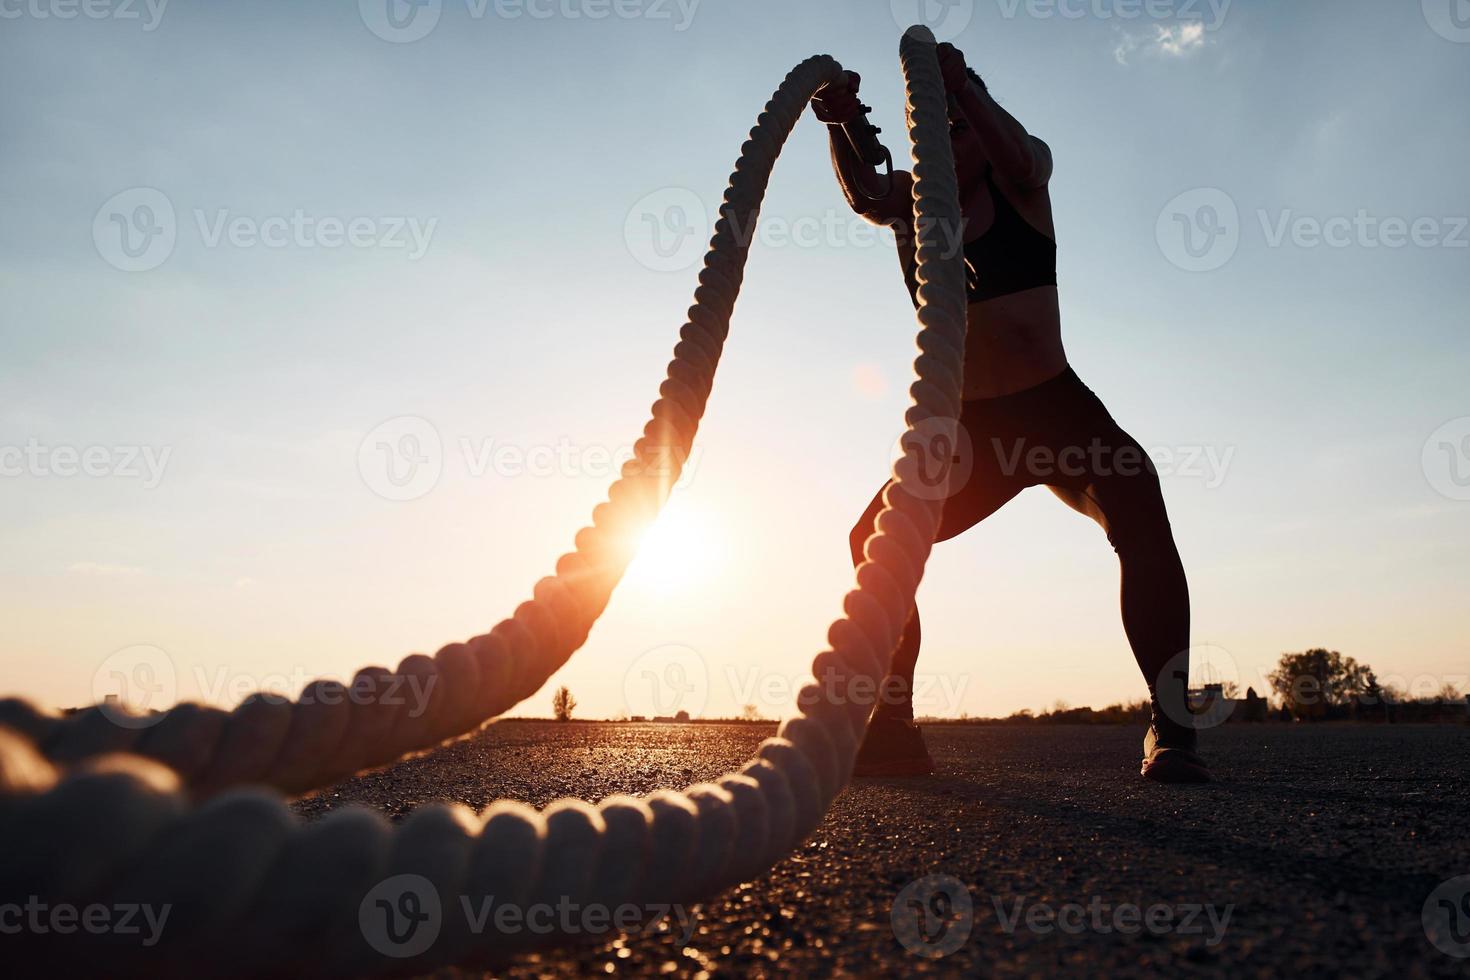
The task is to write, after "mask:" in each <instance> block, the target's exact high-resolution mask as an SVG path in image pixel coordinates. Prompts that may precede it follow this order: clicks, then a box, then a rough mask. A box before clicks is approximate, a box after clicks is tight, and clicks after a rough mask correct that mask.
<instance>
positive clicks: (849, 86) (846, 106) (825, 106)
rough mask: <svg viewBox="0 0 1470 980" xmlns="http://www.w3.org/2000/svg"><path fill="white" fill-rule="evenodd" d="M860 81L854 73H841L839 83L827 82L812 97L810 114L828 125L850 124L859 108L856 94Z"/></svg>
mask: <svg viewBox="0 0 1470 980" xmlns="http://www.w3.org/2000/svg"><path fill="white" fill-rule="evenodd" d="M862 81H863V80H862V78H861V77H859V75H858V73H857V72H855V71H847V72H843V73H842V78H841V79H840V80H839V81H835V82H828V83H827V84H826V85H823V86H822V87H821V88H820V89H818V90H817V94H816V95H814V96H812V112H814V113H816V115H817V118H818V119H820V120H821V121H822V122H824V123H827V124H828V125H837V126H840V125H842V124H843V123H849V122H852V120H853V119H854V118H855V117H856V116H857V114H858V112H859V110H860V107H861V104H860V103H859V102H858V97H857V93H858V86H859V85H861V84H862Z"/></svg>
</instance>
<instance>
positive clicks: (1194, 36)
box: [1113, 21, 1206, 65]
mask: <svg viewBox="0 0 1470 980" xmlns="http://www.w3.org/2000/svg"><path fill="white" fill-rule="evenodd" d="M1205 43H1206V36H1205V25H1204V21H1190V22H1188V23H1184V24H1177V25H1175V26H1172V27H1166V26H1164V25H1162V24H1155V25H1154V27H1153V32H1152V36H1150V34H1149V32H1146V31H1145V32H1138V33H1130V32H1127V31H1124V32H1122V36H1121V37H1120V38H1119V39H1118V46H1117V47H1116V48H1114V49H1113V57H1114V58H1116V59H1117V61H1118V64H1120V65H1126V64H1128V59H1129V57H1130V56H1132V54H1133V52H1135V51H1137V50H1138V49H1139V48H1142V49H1143V50H1144V52H1145V53H1146V54H1153V55H1159V56H1162V57H1167V58H1185V57H1188V56H1189V55H1191V54H1193V53H1194V52H1196V51H1198V50H1199V49H1200V48H1202V47H1204V46H1205Z"/></svg>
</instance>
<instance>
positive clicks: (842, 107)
mask: <svg viewBox="0 0 1470 980" xmlns="http://www.w3.org/2000/svg"><path fill="white" fill-rule="evenodd" d="M861 82H862V80H861V79H860V78H859V77H858V75H857V74H856V73H855V72H848V73H847V74H846V76H845V77H844V79H843V81H842V82H834V83H832V84H830V85H826V86H823V87H822V89H821V90H820V91H818V92H817V94H816V96H815V97H813V99H812V111H813V112H814V113H816V116H817V118H818V119H820V120H821V121H822V122H824V123H826V124H827V138H828V142H829V143H830V144H831V147H832V170H833V172H834V173H836V174H837V183H838V186H840V187H841V188H842V194H843V196H844V197H846V198H847V203H848V206H849V207H851V208H852V209H853V210H854V211H856V212H857V213H858V214H860V215H862V216H863V217H864V218H866V219H867V220H869V221H871V222H872V223H874V224H891V223H893V222H894V221H905V220H907V219H909V217H910V216H911V214H912V210H913V198H912V194H913V190H912V188H913V183H912V178H911V177H910V175H909V174H908V173H907V172H904V171H894V173H893V180H892V181H889V180H888V179H887V178H886V177H884V176H883V175H880V174H879V173H878V172H877V170H876V169H874V167H873V166H872V165H871V164H867V163H864V162H863V161H862V160H861V159H860V158H859V157H858V155H857V151H855V150H854V149H853V148H852V143H851V141H850V140H849V139H848V138H847V133H846V131H844V130H843V128H842V127H843V125H844V124H845V123H849V122H851V121H852V120H853V119H855V118H856V117H857V115H858V113H859V112H860V111H861V110H860V104H859V102H858V97H857V91H858V86H859V85H860V84H861Z"/></svg>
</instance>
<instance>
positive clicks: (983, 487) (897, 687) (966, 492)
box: [848, 431, 1022, 721]
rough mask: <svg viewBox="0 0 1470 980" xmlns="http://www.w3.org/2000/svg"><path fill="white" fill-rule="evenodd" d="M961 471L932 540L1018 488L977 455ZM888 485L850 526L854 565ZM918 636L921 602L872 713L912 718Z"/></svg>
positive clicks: (974, 520) (971, 521) (980, 516)
mask: <svg viewBox="0 0 1470 980" xmlns="http://www.w3.org/2000/svg"><path fill="white" fill-rule="evenodd" d="M969 435H970V438H971V439H972V440H979V439H981V438H982V436H981V434H980V433H979V432H975V431H971V432H970V433H969ZM971 455H972V456H974V455H976V454H974V453H972V454H971ZM979 455H980V456H982V457H984V456H988V455H989V454H988V453H986V452H984V451H982V453H981V454H979ZM965 472H968V474H969V477H968V479H967V480H966V481H965V482H964V484H963V485H962V486H960V487H959V488H958V489H956V490H955V491H954V492H953V493H952V495H951V496H950V497H949V499H948V500H946V501H945V504H944V515H943V517H942V518H941V519H940V522H939V532H938V533H937V534H936V535H935V538H934V540H935V541H936V542H939V541H948V540H949V539H950V538H953V537H955V536H956V535H959V534H962V533H964V532H965V531H967V530H969V529H970V528H972V527H974V526H975V525H976V524H979V523H980V522H981V521H983V520H984V519H985V518H987V517H989V516H990V515H991V514H993V513H995V512H996V511H997V510H999V509H1000V508H1001V507H1002V506H1003V505H1004V504H1005V503H1006V502H1007V501H1009V500H1010V499H1011V498H1012V497H1014V496H1015V495H1016V494H1017V493H1019V492H1020V491H1021V489H1022V487H1021V486H1020V485H1019V484H1016V483H1014V482H1013V481H1011V480H1008V479H1005V478H1003V477H1002V476H1001V473H1000V472H999V468H998V467H992V466H988V465H980V460H979V459H977V460H975V465H970V466H966V467H965ZM889 485H890V484H885V485H884V487H883V489H882V490H879V491H878V495H877V496H876V497H874V498H873V502H872V503H870V504H869V505H868V509H867V510H866V511H864V512H863V516H862V517H860V518H859V519H858V522H857V524H855V525H854V526H853V529H852V533H851V534H850V535H849V536H848V545H849V547H850V548H851V550H852V563H853V567H857V566H858V565H861V564H862V563H863V561H864V560H865V558H864V555H863V545H864V544H865V543H866V542H867V540H868V538H869V537H871V536H872V534H873V524H874V523H875V522H876V521H877V520H878V515H879V514H880V513H882V511H883V494H884V493H885V492H886V491H887V490H888V486H889ZM921 638H922V632H921V629H920V626H919V607H918V605H917V604H915V606H914V608H913V609H912V611H911V612H910V613H909V618H908V622H907V623H905V624H904V628H903V636H902V637H901V638H900V639H899V641H898V646H897V648H895V649H894V651H893V658H892V660H890V661H889V667H888V676H887V677H885V678H884V679H883V686H882V689H881V690H880V692H879V701H878V707H877V709H876V710H875V712H874V714H875V717H880V718H896V719H900V720H902V721H912V720H913V717H914V668H915V666H916V665H917V663H918V660H919V643H920V640H921Z"/></svg>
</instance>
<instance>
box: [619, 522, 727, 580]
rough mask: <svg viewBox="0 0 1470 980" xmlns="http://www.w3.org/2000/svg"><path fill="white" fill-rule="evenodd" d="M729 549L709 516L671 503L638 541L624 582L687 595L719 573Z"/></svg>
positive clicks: (715, 523) (716, 525) (722, 535)
mask: <svg viewBox="0 0 1470 980" xmlns="http://www.w3.org/2000/svg"><path fill="white" fill-rule="evenodd" d="M726 548H727V545H726V540H725V537H724V534H723V533H722V532H721V530H720V528H719V526H718V524H717V522H715V521H713V520H712V519H711V518H710V517H709V515H708V514H706V513H703V512H701V511H700V510H699V509H698V508H696V507H693V506H688V505H686V504H685V502H684V501H681V500H671V501H669V503H668V505H667V506H666V507H665V508H664V510H663V513H661V514H660V515H659V517H658V520H656V521H654V522H653V524H652V525H651V526H650V527H649V528H648V530H646V531H644V532H643V535H642V536H641V537H640V538H639V539H638V554H637V557H635V558H634V559H633V562H632V564H630V565H629V566H628V573H627V576H626V578H625V581H626V582H627V583H628V584H629V585H632V586H634V587H636V588H639V589H642V590H646V591H648V592H652V593H655V594H657V595H668V594H671V593H675V592H688V591H691V590H693V589H696V588H699V587H700V586H703V585H707V584H709V582H710V580H711V579H713V578H714V577H715V576H716V575H717V574H718V573H719V571H720V569H721V567H722V566H723V565H724V563H725V558H726Z"/></svg>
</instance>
